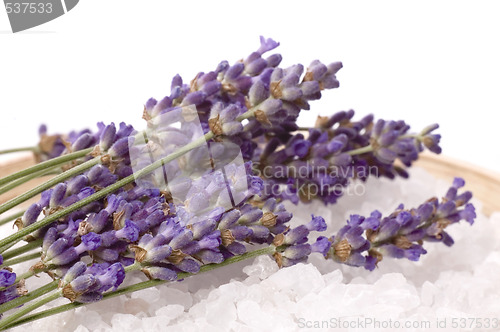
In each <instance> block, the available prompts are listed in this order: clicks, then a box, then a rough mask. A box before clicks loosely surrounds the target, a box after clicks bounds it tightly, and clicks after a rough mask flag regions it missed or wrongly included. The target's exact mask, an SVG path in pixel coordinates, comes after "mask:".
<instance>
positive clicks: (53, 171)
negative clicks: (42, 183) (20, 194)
mask: <svg viewBox="0 0 500 332" xmlns="http://www.w3.org/2000/svg"><path fill="white" fill-rule="evenodd" d="M58 168H59V169H60V167H59V166H54V167H53V168H50V169H48V170H47V169H43V170H41V171H38V172H34V173H31V174H30V175H26V176H25V177H22V178H20V179H17V180H15V181H12V182H10V183H8V184H6V185H4V186H3V187H1V188H0V195H1V194H4V193H6V192H8V191H9V190H11V189H14V188H16V187H18V186H20V185H22V184H24V183H26V182H28V181H30V180H33V179H36V178H38V177H41V176H45V175H51V174H59V173H60V171H59V172H58V171H57V169H58Z"/></svg>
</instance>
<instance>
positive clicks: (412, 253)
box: [404, 245, 427, 262]
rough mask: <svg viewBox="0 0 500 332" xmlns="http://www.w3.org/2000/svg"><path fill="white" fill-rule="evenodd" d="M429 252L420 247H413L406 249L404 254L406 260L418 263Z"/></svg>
mask: <svg viewBox="0 0 500 332" xmlns="http://www.w3.org/2000/svg"><path fill="white" fill-rule="evenodd" d="M426 253H427V251H426V250H425V249H424V248H422V246H420V245H412V246H411V247H410V248H408V249H406V250H405V252H404V255H405V258H407V259H409V260H411V261H414V262H416V261H418V260H419V259H420V256H421V255H425V254H426Z"/></svg>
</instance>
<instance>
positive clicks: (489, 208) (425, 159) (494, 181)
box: [0, 153, 500, 216]
mask: <svg viewBox="0 0 500 332" xmlns="http://www.w3.org/2000/svg"><path fill="white" fill-rule="evenodd" d="M34 163H35V161H34V158H33V156H32V154H30V153H26V154H23V155H21V156H17V157H15V158H13V159H12V160H8V161H3V162H0V178H1V177H4V176H6V175H9V174H11V173H14V172H16V171H19V170H22V169H23V168H26V167H29V166H31V165H33V164H34ZM415 166H419V167H422V168H424V169H426V170H427V171H428V172H430V173H431V174H433V175H434V176H436V177H437V178H440V179H444V180H446V181H450V182H451V181H452V180H453V178H454V177H455V176H460V177H462V178H464V179H465V181H466V189H467V190H470V191H472V192H473V194H474V197H476V198H477V199H479V200H480V201H481V202H482V203H483V212H484V213H485V214H486V215H488V216H489V215H491V213H493V212H494V211H500V174H499V173H496V172H493V171H490V170H487V169H484V168H481V167H477V166H475V165H473V164H470V163H468V162H464V161H461V160H456V159H453V158H449V157H445V156H439V155H434V154H427V153H424V154H422V155H421V156H420V158H419V160H418V161H417V162H416V163H415ZM46 179H47V177H45V178H39V179H35V180H32V181H29V182H27V183H25V184H23V185H22V186H20V187H17V188H16V189H14V190H12V191H10V192H8V193H5V194H3V195H0V204H1V203H3V202H6V201H8V200H10V199H12V198H13V197H15V196H16V195H17V194H18V193H21V192H25V191H27V190H28V189H30V188H33V187H34V186H36V185H38V184H40V183H43V181H45V180H46ZM33 201H36V198H34V199H31V200H30V201H29V202H27V203H25V204H24V206H27V205H28V204H30V203H31V202H33Z"/></svg>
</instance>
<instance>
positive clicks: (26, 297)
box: [0, 280, 58, 313]
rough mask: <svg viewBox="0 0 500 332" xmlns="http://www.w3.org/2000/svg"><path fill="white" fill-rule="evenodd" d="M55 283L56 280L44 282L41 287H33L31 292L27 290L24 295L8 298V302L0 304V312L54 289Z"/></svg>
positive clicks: (56, 282) (56, 283)
mask: <svg viewBox="0 0 500 332" xmlns="http://www.w3.org/2000/svg"><path fill="white" fill-rule="evenodd" d="M57 285H58V281H57V280H54V281H52V282H50V283H48V284H46V285H45V286H42V287H40V288H38V289H35V290H34V291H32V292H29V293H28V294H26V295H23V296H20V297H17V298H15V299H13V300H10V301H9V302H5V303H3V304H1V305H0V313H4V312H6V311H8V310H11V309H14V308H16V307H18V306H20V305H23V304H25V303H28V302H29V301H31V300H34V299H36V298H39V297H40V296H43V295H45V294H47V293H48V292H50V291H53V290H54V289H56V288H57Z"/></svg>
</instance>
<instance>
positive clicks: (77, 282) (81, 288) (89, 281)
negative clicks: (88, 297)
mask: <svg viewBox="0 0 500 332" xmlns="http://www.w3.org/2000/svg"><path fill="white" fill-rule="evenodd" d="M96 281H97V279H96V277H95V276H94V275H92V274H83V275H81V276H79V277H77V278H75V279H74V280H73V281H71V282H70V285H71V288H72V289H73V290H74V291H75V292H76V293H85V292H86V291H88V290H89V289H90V288H91V287H92V286H93V285H94V284H95V283H96Z"/></svg>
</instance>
